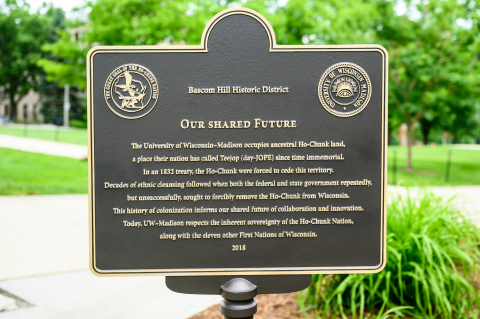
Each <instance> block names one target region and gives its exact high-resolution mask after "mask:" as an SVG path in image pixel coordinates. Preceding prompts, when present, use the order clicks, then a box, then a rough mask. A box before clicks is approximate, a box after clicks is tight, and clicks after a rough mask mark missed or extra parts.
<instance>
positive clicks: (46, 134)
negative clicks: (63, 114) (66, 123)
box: [0, 125, 88, 146]
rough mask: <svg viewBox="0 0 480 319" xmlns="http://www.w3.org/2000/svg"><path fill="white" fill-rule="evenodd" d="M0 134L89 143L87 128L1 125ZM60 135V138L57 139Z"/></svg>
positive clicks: (82, 143)
mask: <svg viewBox="0 0 480 319" xmlns="http://www.w3.org/2000/svg"><path fill="white" fill-rule="evenodd" d="M0 134H7V135H14V136H21V137H29V138H36V139H39V140H47V141H57V142H62V143H70V144H77V145H85V146H86V145H87V143H88V137H87V130H86V129H69V130H62V129H60V130H58V132H56V130H45V129H35V128H30V127H29V126H28V125H27V129H25V127H22V126H5V125H2V126H0ZM57 137H58V140H57Z"/></svg>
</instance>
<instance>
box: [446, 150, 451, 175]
mask: <svg viewBox="0 0 480 319" xmlns="http://www.w3.org/2000/svg"><path fill="white" fill-rule="evenodd" d="M451 163H452V150H451V149H450V150H448V156H447V168H446V170H445V182H447V183H448V181H449V179H450V165H451Z"/></svg>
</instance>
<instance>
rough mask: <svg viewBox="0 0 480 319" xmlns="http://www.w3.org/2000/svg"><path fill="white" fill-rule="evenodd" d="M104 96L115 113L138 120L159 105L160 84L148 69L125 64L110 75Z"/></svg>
mask: <svg viewBox="0 0 480 319" xmlns="http://www.w3.org/2000/svg"><path fill="white" fill-rule="evenodd" d="M104 94H105V101H106V102H107V105H108V107H109V108H110V109H111V110H112V111H113V113H115V114H117V115H118V116H121V117H123V118H126V119H138V118H140V117H142V116H145V115H147V114H148V113H150V111H151V110H152V109H153V108H154V106H155V104H157V99H158V83H157V79H156V78H155V76H154V75H153V73H152V72H150V70H148V69H147V68H145V67H143V66H141V65H138V64H125V65H122V66H120V67H118V68H117V69H115V71H113V72H112V73H110V75H109V76H108V78H107V80H106V82H105V88H104Z"/></svg>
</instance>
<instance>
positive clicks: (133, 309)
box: [0, 195, 222, 319]
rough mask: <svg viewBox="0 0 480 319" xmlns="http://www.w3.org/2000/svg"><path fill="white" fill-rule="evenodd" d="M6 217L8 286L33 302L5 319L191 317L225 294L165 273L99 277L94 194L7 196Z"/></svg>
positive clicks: (1, 265)
mask: <svg viewBox="0 0 480 319" xmlns="http://www.w3.org/2000/svg"><path fill="white" fill-rule="evenodd" d="M0 221H1V223H0V289H3V290H5V291H7V292H9V293H11V294H13V295H15V296H17V297H19V298H21V299H23V300H25V301H27V302H28V303H30V304H33V306H32V307H27V308H21V309H17V310H12V311H6V312H0V317H1V318H2V319H3V318H14V319H21V318H36V319H47V318H48V319H65V318H69V319H74V318H92V319H95V318H99V319H100V318H169V319H170V318H171V319H186V318H188V317H190V316H192V315H193V314H195V313H196V312H200V311H202V310H203V309H205V308H207V307H209V306H211V305H213V304H216V303H219V302H220V300H221V299H222V298H221V297H220V296H199V295H183V294H177V293H174V292H172V291H170V290H169V289H168V288H167V287H166V286H165V282H164V281H165V278H164V277H110V278H100V277H96V276H94V275H93V274H92V273H91V272H90V270H88V255H89V252H88V196H87V195H39V196H0ZM0 296H1V294H0Z"/></svg>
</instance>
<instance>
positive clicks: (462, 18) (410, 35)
mask: <svg viewBox="0 0 480 319" xmlns="http://www.w3.org/2000/svg"><path fill="white" fill-rule="evenodd" d="M397 3H398V2H397ZM403 3H404V4H405V5H406V7H407V13H406V14H405V15H397V14H395V13H393V12H392V10H393V5H394V4H395V3H390V4H389V3H388V1H386V2H384V4H383V5H382V6H383V10H384V12H383V13H381V14H380V15H379V16H380V17H382V19H381V20H380V24H379V31H378V32H377V35H378V39H379V41H380V42H381V43H382V44H384V46H385V47H386V48H387V49H388V51H389V56H390V70H389V80H390V82H389V112H390V114H392V115H394V116H396V117H399V118H401V119H402V120H403V121H404V122H405V123H407V125H408V128H407V140H408V158H407V169H412V157H411V147H412V144H413V129H414V127H415V125H416V124H417V123H418V122H419V121H420V120H422V121H423V124H424V125H425V127H424V130H425V131H426V132H424V133H426V134H428V131H429V128H428V127H427V126H428V125H429V124H430V125H431V123H432V122H433V121H435V122H436V121H440V119H442V120H441V122H448V118H452V116H453V117H455V116H456V115H457V114H460V113H461V114H465V116H460V118H465V117H466V116H467V114H470V110H469V109H471V108H474V107H475V104H474V103H471V101H472V99H475V94H476V92H475V90H476V84H475V83H476V81H477V79H478V76H477V75H476V74H475V73H476V72H478V68H479V67H480V66H479V64H478V61H477V60H478V54H477V53H476V52H478V49H479V38H478V34H479V29H478V23H477V22H476V21H477V15H478V14H477V11H478V5H477V4H476V3H475V1H464V2H458V1H457V0H429V1H426V0H425V1H423V0H422V1H418V2H411V1H406V2H403ZM380 26H381V28H380ZM472 70H476V71H473V72H472ZM469 73H472V74H469ZM462 101H463V102H462ZM465 101H470V103H468V102H465ZM456 119H457V122H456V123H457V124H456V125H457V126H459V125H462V124H463V123H462V122H458V121H459V118H458V117H457V118H456ZM461 123H462V124H461Z"/></svg>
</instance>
